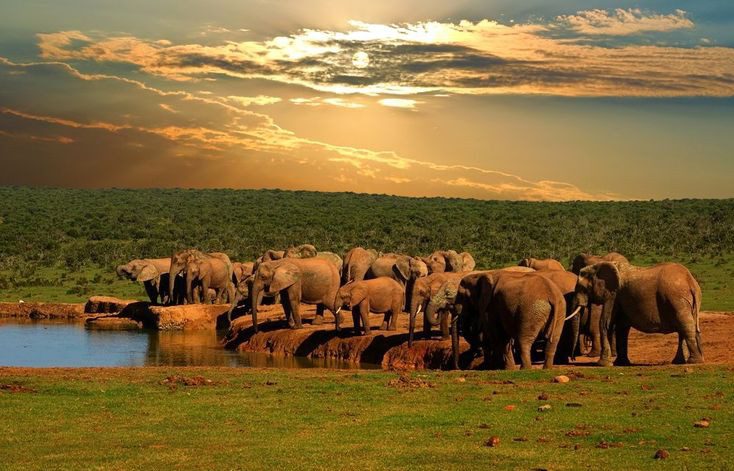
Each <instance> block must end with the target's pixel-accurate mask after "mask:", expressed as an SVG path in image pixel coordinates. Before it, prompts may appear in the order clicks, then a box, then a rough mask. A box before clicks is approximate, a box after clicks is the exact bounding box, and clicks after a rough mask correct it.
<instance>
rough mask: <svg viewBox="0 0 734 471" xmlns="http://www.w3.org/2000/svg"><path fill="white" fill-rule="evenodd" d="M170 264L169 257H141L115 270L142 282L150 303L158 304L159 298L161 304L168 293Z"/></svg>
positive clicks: (165, 300) (164, 302) (166, 300)
mask: <svg viewBox="0 0 734 471" xmlns="http://www.w3.org/2000/svg"><path fill="white" fill-rule="evenodd" d="M170 266H171V260H170V259H169V258H143V259H135V260H130V261H129V262H128V263H126V264H124V265H118V266H117V269H116V272H117V275H118V276H121V277H126V278H128V279H130V280H132V281H140V282H142V283H143V286H144V287H145V292H146V294H147V295H148V298H149V299H150V302H151V303H152V304H158V302H159V299H160V302H161V303H162V304H166V303H167V302H168V298H169V293H170V291H169V289H168V285H169V283H168V278H169V268H170ZM179 291H180V287H179Z"/></svg>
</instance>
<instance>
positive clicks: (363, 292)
mask: <svg viewBox="0 0 734 471" xmlns="http://www.w3.org/2000/svg"><path fill="white" fill-rule="evenodd" d="M367 295H368V291H367V286H365V285H364V283H359V284H355V285H354V286H353V287H352V289H350V290H349V309H352V308H353V307H354V306H356V305H358V304H359V303H361V302H362V301H364V300H365V298H366V297H367Z"/></svg>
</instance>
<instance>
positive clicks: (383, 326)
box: [380, 311, 393, 330]
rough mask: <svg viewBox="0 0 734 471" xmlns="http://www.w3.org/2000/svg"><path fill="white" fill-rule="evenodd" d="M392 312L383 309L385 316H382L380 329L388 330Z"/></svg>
mask: <svg viewBox="0 0 734 471" xmlns="http://www.w3.org/2000/svg"><path fill="white" fill-rule="evenodd" d="M392 318H393V314H392V311H385V317H383V318H382V324H380V330H388V329H389V328H390V324H392Z"/></svg>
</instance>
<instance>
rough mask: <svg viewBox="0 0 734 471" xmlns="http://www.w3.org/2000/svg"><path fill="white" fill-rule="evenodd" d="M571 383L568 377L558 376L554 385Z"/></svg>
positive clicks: (554, 380)
mask: <svg viewBox="0 0 734 471" xmlns="http://www.w3.org/2000/svg"><path fill="white" fill-rule="evenodd" d="M569 381H571V378H569V377H568V376H566V375H558V376H555V377H554V378H553V382H554V383H568V382H569Z"/></svg>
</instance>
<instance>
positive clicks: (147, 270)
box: [138, 263, 160, 281]
mask: <svg viewBox="0 0 734 471" xmlns="http://www.w3.org/2000/svg"><path fill="white" fill-rule="evenodd" d="M159 275H160V274H159V273H158V269H157V268H156V267H155V266H154V265H153V264H150V263H149V264H147V265H145V266H143V269H142V270H140V274H139V275H138V281H150V280H154V279H156V278H158V276H159Z"/></svg>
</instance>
